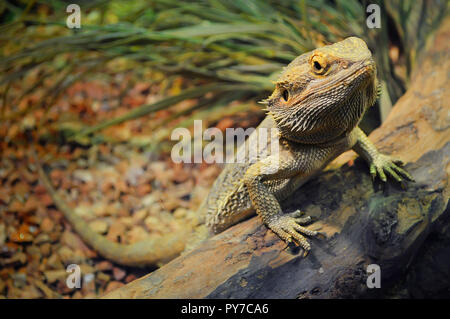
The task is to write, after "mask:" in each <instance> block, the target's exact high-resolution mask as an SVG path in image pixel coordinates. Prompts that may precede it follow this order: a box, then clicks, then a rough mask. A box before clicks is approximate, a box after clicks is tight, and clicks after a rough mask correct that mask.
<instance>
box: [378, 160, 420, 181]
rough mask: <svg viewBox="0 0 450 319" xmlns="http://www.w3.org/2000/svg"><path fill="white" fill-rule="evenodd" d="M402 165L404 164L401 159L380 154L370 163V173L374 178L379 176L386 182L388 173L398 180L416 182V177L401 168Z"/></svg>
mask: <svg viewBox="0 0 450 319" xmlns="http://www.w3.org/2000/svg"><path fill="white" fill-rule="evenodd" d="M400 165H403V162H402V161H401V160H399V159H396V158H393V157H390V156H388V155H384V154H379V155H378V156H377V157H376V158H375V159H374V160H373V161H372V163H371V164H370V175H371V176H372V180H375V178H376V177H377V176H378V177H380V179H381V180H382V181H383V182H386V181H387V177H386V174H388V175H389V176H391V177H392V178H394V179H395V180H396V181H397V182H402V181H403V179H407V180H409V181H412V182H414V178H413V177H412V176H411V175H410V174H409V173H408V172H407V171H406V170H404V169H403V168H401V167H400ZM402 178H403V179H402Z"/></svg>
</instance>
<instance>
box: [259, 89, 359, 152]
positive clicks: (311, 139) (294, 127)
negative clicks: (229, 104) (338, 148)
mask: <svg viewBox="0 0 450 319" xmlns="http://www.w3.org/2000/svg"><path fill="white" fill-rule="evenodd" d="M268 109H269V115H270V116H272V118H273V119H274V120H275V123H276V124H277V126H278V129H279V130H280V133H281V135H282V136H283V137H285V138H286V139H289V140H292V141H294V142H298V143H305V144H320V143H326V142H330V141H332V140H334V139H337V138H340V137H341V136H345V135H346V134H349V133H350V132H351V131H352V130H353V128H355V127H356V126H357V125H358V123H359V121H360V120H361V118H362V116H363V115H364V112H365V109H366V103H365V97H364V96H363V94H356V93H355V94H353V96H352V97H351V98H349V99H346V101H342V102H334V103H331V104H321V105H310V106H301V107H298V108H295V109H294V108H282V107H277V106H274V105H272V106H270V105H269V107H268Z"/></svg>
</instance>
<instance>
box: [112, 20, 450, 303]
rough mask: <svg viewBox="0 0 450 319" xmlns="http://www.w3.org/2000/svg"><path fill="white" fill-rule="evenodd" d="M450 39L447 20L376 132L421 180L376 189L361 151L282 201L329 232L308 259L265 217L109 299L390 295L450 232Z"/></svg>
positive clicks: (381, 142) (373, 137) (387, 148)
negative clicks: (377, 277)
mask: <svg viewBox="0 0 450 319" xmlns="http://www.w3.org/2000/svg"><path fill="white" fill-rule="evenodd" d="M449 33H450V21H449V19H447V20H445V21H444V22H443V23H442V25H441V27H440V29H439V31H438V32H436V34H435V36H434V38H433V39H432V41H430V42H429V43H428V47H427V49H426V51H425V52H426V54H424V56H423V57H422V60H421V61H422V62H421V63H418V65H419V67H418V68H417V70H416V72H415V73H414V74H413V76H412V79H411V86H410V88H409V89H408V91H407V92H406V94H405V95H404V96H403V97H402V98H401V99H400V100H399V101H398V102H397V103H396V105H395V107H394V108H393V110H392V112H391V113H390V115H389V116H388V118H387V120H386V122H384V123H383V125H382V126H381V127H380V128H378V129H377V130H375V131H374V132H372V134H371V135H370V138H371V140H372V141H374V142H375V144H376V145H377V146H378V147H379V148H380V150H381V151H382V152H384V153H387V154H392V155H394V156H396V157H399V158H400V159H402V160H404V161H405V162H406V163H407V165H406V169H407V170H408V171H409V172H410V173H411V174H412V175H413V177H414V178H415V180H416V182H415V183H408V184H407V185H406V186H407V187H401V185H399V184H396V183H395V182H388V183H387V184H386V185H385V186H383V185H381V184H380V183H377V182H375V183H373V182H372V180H371V178H370V176H369V172H368V167H367V165H366V164H365V163H364V162H363V161H362V160H361V159H356V160H354V161H353V158H354V157H355V154H354V153H352V152H348V153H346V154H343V155H342V156H341V157H339V158H338V159H336V161H334V162H333V163H332V165H331V166H330V169H329V170H327V171H325V172H323V173H322V174H321V175H320V176H319V177H317V178H315V179H314V180H312V181H310V182H308V183H307V184H306V185H304V186H303V187H301V189H299V190H298V191H297V192H296V193H295V195H294V196H291V198H290V200H288V201H286V202H285V203H283V207H284V209H285V211H293V210H295V209H297V208H300V209H302V210H303V211H305V212H306V214H308V215H311V216H314V217H316V218H317V220H318V221H317V222H315V223H313V224H312V225H311V226H310V228H311V229H317V228H319V227H320V228H321V231H322V232H324V233H326V235H327V239H311V240H310V242H311V244H312V251H311V252H310V254H309V255H308V256H307V257H305V258H304V257H303V256H302V254H301V251H298V250H295V249H292V248H287V249H286V247H285V244H284V243H283V242H282V241H280V240H279V239H278V238H277V237H276V236H275V235H274V234H273V233H272V232H271V231H269V230H267V228H266V227H265V226H263V225H262V224H261V221H260V219H259V218H257V217H256V218H252V219H250V220H247V221H245V222H242V223H240V224H238V225H236V226H234V227H232V228H230V229H228V230H227V231H225V232H223V233H221V234H219V235H217V236H214V237H213V238H211V239H210V240H208V241H206V242H204V243H203V244H202V245H201V246H199V247H198V248H197V249H195V250H194V251H191V252H189V253H187V254H184V255H182V256H180V257H178V258H176V259H175V260H173V261H171V262H170V263H168V264H166V265H164V266H163V267H161V268H160V269H158V270H156V271H154V272H152V273H150V274H148V275H146V276H144V277H142V278H140V279H138V280H135V281H133V282H131V283H130V284H128V285H126V286H124V287H121V288H119V289H117V290H115V291H112V292H111V293H109V294H108V295H106V296H105V297H106V298H336V297H339V298H348V297H375V296H380V294H381V293H383V292H384V293H385V292H386V288H389V287H391V286H392V285H393V284H394V283H396V280H397V279H398V278H399V276H402V274H404V273H405V271H407V270H408V267H409V266H410V265H411V264H414V263H417V260H416V258H415V257H416V255H417V253H418V252H420V251H422V252H423V251H425V253H427V252H428V251H427V250H426V247H424V246H423V244H424V242H426V240H427V238H429V237H430V234H433V233H439V232H441V234H443V233H445V229H447V230H448V229H449V227H450V217H449V215H450V210H449V208H448V199H449V194H450V186H449V174H450V165H449V157H450V118H449V114H450V108H449V105H448V101H449V90H448V88H449V77H448V74H450V59H449V55H450V49H449V44H448V38H449V35H450V34H449ZM403 186H405V185H403ZM421 249H422V250H421ZM424 249H425V250H424ZM447 250H448V249H447ZM430 251H431V250H430ZM430 253H431V252H430ZM440 260H444V259H440ZM446 260H447V262H448V260H449V258H447V259H446ZM370 264H377V265H379V266H380V269H381V285H382V289H369V288H368V287H367V284H366V281H367V278H368V273H367V266H368V265H370ZM441 266H442V265H441ZM416 268H417V267H416ZM443 269H447V271H448V269H450V265H449V264H447V265H443ZM447 289H448V286H447Z"/></svg>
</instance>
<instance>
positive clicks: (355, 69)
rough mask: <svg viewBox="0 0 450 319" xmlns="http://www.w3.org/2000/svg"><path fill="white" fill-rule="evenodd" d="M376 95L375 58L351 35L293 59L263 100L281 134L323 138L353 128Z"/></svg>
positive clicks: (306, 139) (319, 140) (309, 140)
mask: <svg viewBox="0 0 450 319" xmlns="http://www.w3.org/2000/svg"><path fill="white" fill-rule="evenodd" d="M376 98H377V84H376V67H375V62H374V60H373V59H372V55H371V53H370V51H369V49H368V48H367V45H366V43H365V42H364V41H363V40H361V39H359V38H356V37H350V38H347V39H345V40H343V41H341V42H337V43H335V44H332V45H328V46H325V47H322V48H318V49H316V50H314V51H311V52H308V53H305V54H302V55H300V56H299V57H297V58H296V59H294V60H293V61H292V62H291V63H290V64H289V65H288V66H287V67H286V68H285V69H284V70H283V72H282V74H281V76H280V77H279V79H278V80H277V82H276V87H275V90H274V91H273V93H272V95H271V96H270V97H269V98H268V99H267V100H266V102H265V103H266V104H267V109H268V111H269V112H268V113H269V115H271V116H272V117H273V119H274V120H275V122H276V123H277V126H278V128H279V130H280V132H281V135H282V136H284V137H286V138H288V139H291V140H295V141H297V142H301V143H324V142H328V141H331V140H333V139H336V138H339V137H340V136H344V135H345V134H348V133H350V132H351V130H352V129H353V128H354V127H355V126H356V125H357V124H358V122H359V121H360V120H361V118H362V116H363V115H364V112H365V110H366V109H367V108H369V107H370V106H372V105H373V104H374V103H375V101H376Z"/></svg>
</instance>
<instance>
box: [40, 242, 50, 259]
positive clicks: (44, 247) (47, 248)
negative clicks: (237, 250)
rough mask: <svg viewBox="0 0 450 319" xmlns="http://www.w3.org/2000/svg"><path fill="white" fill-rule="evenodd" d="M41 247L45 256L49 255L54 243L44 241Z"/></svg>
mask: <svg viewBox="0 0 450 319" xmlns="http://www.w3.org/2000/svg"><path fill="white" fill-rule="evenodd" d="M39 248H40V251H41V254H42V256H43V257H48V256H50V254H51V253H52V245H51V244H49V243H44V244H42V245H40V246H39Z"/></svg>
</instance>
